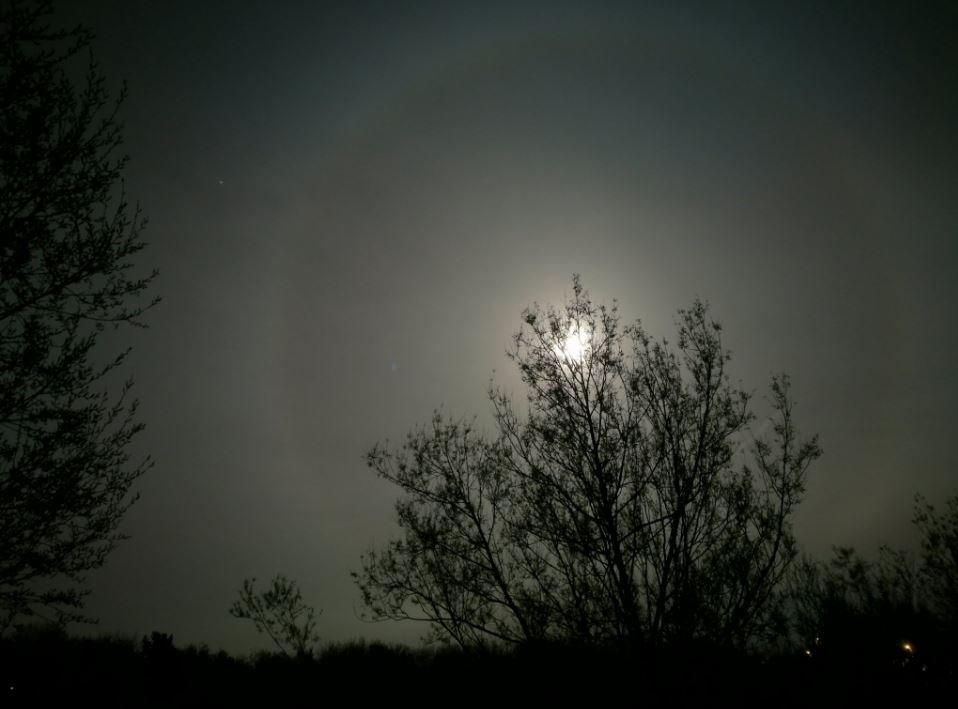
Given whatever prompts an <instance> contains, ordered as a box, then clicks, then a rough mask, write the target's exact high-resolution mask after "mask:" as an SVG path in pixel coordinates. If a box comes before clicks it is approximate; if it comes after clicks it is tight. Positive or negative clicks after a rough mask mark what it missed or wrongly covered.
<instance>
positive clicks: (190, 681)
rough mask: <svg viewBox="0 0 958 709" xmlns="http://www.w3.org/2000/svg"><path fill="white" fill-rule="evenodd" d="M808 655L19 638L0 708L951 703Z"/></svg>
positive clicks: (920, 683) (0, 657)
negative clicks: (301, 653) (309, 651)
mask: <svg viewBox="0 0 958 709" xmlns="http://www.w3.org/2000/svg"><path fill="white" fill-rule="evenodd" d="M862 657H863V656H859V657H858V658H856V657H853V656H851V655H849V654H847V653H846V654H844V655H842V656H839V657H829V656H828V654H827V653H825V652H824V651H822V650H816V651H815V653H814V654H813V656H811V657H808V656H806V655H804V654H802V653H798V654H790V655H783V656H778V657H770V658H760V657H752V656H744V655H738V654H735V653H733V652H730V651H728V650H719V649H711V648H708V647H695V648H685V649H683V650H682V651H681V652H679V651H676V650H673V651H671V652H658V653H649V652H617V651H613V650H595V649H590V650H586V649H581V648H572V647H556V646H549V647H539V648H523V649H520V650H517V651H514V652H503V651H492V652H486V653H465V652H462V651H459V650H451V649H449V650H442V649H438V650H412V649H410V648H407V647H402V646H386V645H382V644H378V643H365V642H361V641H360V642H354V643H345V644H339V645H332V646H328V647H326V648H324V649H323V650H322V651H321V652H319V653H317V655H316V656H315V657H303V658H287V657H284V656H280V655H276V654H267V653H264V654H260V655H257V656H253V657H250V658H236V657H233V656H230V655H228V654H227V653H225V652H212V651H210V650H209V649H207V648H205V647H199V648H197V647H193V646H191V647H187V648H178V647H176V646H175V644H174V641H173V639H172V638H171V637H170V636H169V635H163V634H160V633H154V634H153V635H152V636H151V637H147V638H142V639H140V640H136V639H133V638H129V637H109V636H107V637H100V638H83V637H73V636H69V635H66V634H64V633H62V632H58V631H50V630H36V629H34V630H31V631H29V632H21V633H19V634H18V635H17V636H15V637H13V638H7V639H3V640H2V641H0V668H2V669H0V673H2V676H0V678H2V680H3V688H4V693H3V698H2V702H0V704H3V705H4V706H12V707H34V706H47V705H49V706H54V705H59V706H65V705H66V706H69V705H75V704H77V703H82V704H84V705H93V706H144V707H173V706H176V707H181V706H246V705H251V706H252V705H261V706H262V705H266V706H270V705H273V706H275V705H276V704H277V703H278V702H283V703H295V705H296V706H301V707H302V706H329V705H331V706H344V704H357V705H360V706H365V705H370V704H373V703H379V702H401V703H403V704H405V703H407V702H410V703H414V704H415V705H418V706H440V705H442V706H450V705H452V706H462V705H467V706H470V705H489V704H490V703H491V704H492V705H495V706H501V705H507V706H508V705H516V706H519V705H531V706H546V705H548V704H552V703H562V704H568V703H569V702H570V701H572V702H574V703H585V704H587V705H592V706H595V705H598V704H602V703H608V702H614V703H615V705H616V706H634V707H640V706H654V705H657V704H658V705H661V704H667V705H672V706H716V705H718V706H721V705H736V706H765V707H780V706H785V707H808V706H823V705H824V706H868V705H874V706H894V705H896V704H897V705H899V706H920V705H922V704H925V705H941V704H940V703H941V702H944V701H945V700H946V699H947V698H948V697H950V696H952V695H953V694H954V689H955V681H954V671H953V669H951V668H950V667H946V666H944V665H943V664H941V663H938V664H936V663H935V662H934V661H931V659H930V658H925V657H922V656H921V655H920V654H918V653H913V654H911V655H909V654H907V653H905V652H902V653H900V654H899V655H898V656H893V655H892V656H886V657H884V658H879V657H876V656H874V655H872V656H870V657H868V658H867V661H863V659H862Z"/></svg>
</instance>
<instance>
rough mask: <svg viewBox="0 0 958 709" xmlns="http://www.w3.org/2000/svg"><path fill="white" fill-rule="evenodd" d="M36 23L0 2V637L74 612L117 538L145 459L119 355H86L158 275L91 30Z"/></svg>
mask: <svg viewBox="0 0 958 709" xmlns="http://www.w3.org/2000/svg"><path fill="white" fill-rule="evenodd" d="M49 14H50V6H49V3H29V2H25V3H21V2H3V4H2V5H0V539H2V540H3V544H2V546H0V629H2V628H3V627H5V626H6V625H8V624H9V623H10V622H12V620H13V619H14V618H15V617H16V616H18V615H20V614H24V613H28V614H29V613H34V612H53V613H54V615H60V616H61V617H69V616H70V615H71V614H73V613H75V611H76V610H77V609H79V608H80V607H81V605H82V597H83V592H82V584H81V583H80V582H81V581H82V578H83V574H84V572H86V571H89V570H90V569H94V568H96V567H98V566H99V565H101V564H102V563H103V560H104V559H105V557H106V554H107V553H108V552H109V551H110V549H111V548H112V547H113V545H114V543H115V542H116V541H117V539H119V535H118V534H117V525H118V524H119V521H120V519H121V518H122V515H123V513H124V511H125V510H126V509H127V507H128V506H129V504H131V502H132V497H131V496H130V495H129V491H130V488H131V485H132V484H133V482H134V480H136V478H137V477H138V476H139V475H140V474H141V473H143V472H144V471H145V470H146V468H147V467H148V466H149V461H148V460H140V461H138V462H132V461H130V460H129V453H128V444H129V443H130V441H131V439H132V438H133V436H134V435H135V434H136V433H137V432H138V431H139V430H140V429H141V427H142V426H141V424H139V423H138V422H137V421H136V420H135V410H136V403H135V401H132V400H131V398H130V396H129V388H130V382H129V381H127V383H126V385H124V386H121V387H119V391H118V392H117V391H115V392H114V394H113V395H111V394H110V391H109V386H108V380H112V379H113V376H112V375H111V376H109V377H108V375H110V373H111V372H113V371H114V370H116V369H117V367H119V366H120V365H121V364H122V363H123V361H124V359H125V358H126V356H127V354H128V352H129V350H122V351H119V352H107V351H104V349H103V348H102V347H99V348H98V347H97V343H98V341H100V340H101V334H102V333H103V331H104V328H105V327H106V326H115V327H119V326H120V325H125V324H142V322H141V320H140V316H141V315H142V314H143V312H144V310H145V309H146V308H148V307H149V306H150V305H151V304H152V302H155V300H154V301H147V302H144V300H143V297H144V295H145V291H146V290H147V288H148V286H149V283H150V281H151V279H152V278H153V276H154V275H155V273H153V274H151V273H149V272H147V273H145V274H139V275H138V274H137V272H136V267H135V265H134V257H135V256H136V255H137V253H138V252H139V251H140V250H141V249H142V248H143V246H144V243H143V242H142V241H141V239H140V232H141V230H142V228H143V226H144V219H143V217H142V215H141V213H140V210H139V208H138V207H136V206H131V205H130V203H129V202H128V201H127V199H126V197H125V194H124V192H123V189H122V183H121V181H120V178H121V173H122V170H123V168H124V165H125V162H126V157H125V156H123V155H121V154H119V149H120V145H121V139H122V136H121V126H120V124H119V123H118V121H117V111H118V109H119V106H120V103H121V102H122V99H123V92H122V91H121V92H120V93H119V95H118V96H116V97H113V96H112V95H111V92H110V91H109V90H108V88H107V85H106V81H105V79H104V78H103V77H102V76H101V75H100V73H99V70H98V68H97V65H96V63H95V62H94V61H93V59H92V55H91V53H90V43H91V34H90V33H89V32H88V31H87V30H85V29H83V28H77V29H73V30H66V31H64V30H58V29H54V28H51V26H50V25H49V22H48V17H49ZM43 609H46V610H45V611H43Z"/></svg>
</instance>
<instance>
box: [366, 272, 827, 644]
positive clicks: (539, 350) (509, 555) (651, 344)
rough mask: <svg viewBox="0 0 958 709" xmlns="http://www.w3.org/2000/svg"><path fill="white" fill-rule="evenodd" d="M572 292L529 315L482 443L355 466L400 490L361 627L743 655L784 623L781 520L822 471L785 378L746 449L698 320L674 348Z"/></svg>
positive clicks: (737, 402) (437, 439) (688, 324)
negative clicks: (516, 383) (517, 382)
mask: <svg viewBox="0 0 958 709" xmlns="http://www.w3.org/2000/svg"><path fill="white" fill-rule="evenodd" d="M573 289H574V295H573V297H572V299H571V300H570V301H569V302H568V303H567V304H566V305H565V307H564V308H563V309H561V310H556V309H554V308H548V309H545V310H543V309H542V308H540V307H538V306H534V307H533V308H531V309H529V310H527V311H526V312H525V313H524V314H523V326H522V328H521V329H520V331H519V332H518V333H517V335H516V336H515V339H514V346H513V348H512V350H511V352H510V355H509V356H510V358H511V359H512V360H513V361H514V362H515V363H516V364H517V365H518V367H519V371H520V374H521V377H522V380H523V382H524V383H525V385H526V386H527V389H528V393H527V400H526V402H525V405H524V406H523V407H522V409H521V410H520V408H519V407H517V406H516V405H514V404H513V402H512V400H511V398H510V397H509V396H508V395H507V394H505V393H504V392H502V391H501V390H499V389H496V388H493V389H492V390H491V391H490V399H491V402H492V406H493V412H494V418H495V423H496V433H495V436H494V437H492V438H487V437H484V436H482V435H480V434H479V433H478V432H476V431H475V429H474V428H473V425H472V424H470V423H468V422H463V421H457V420H450V419H447V418H444V417H442V416H440V415H438V414H437V415H436V416H435V417H434V419H433V421H432V424H431V426H429V427H428V428H423V429H419V430H416V431H414V432H413V433H411V434H410V435H409V436H408V437H407V439H406V441H405V444H404V445H403V446H402V447H401V448H400V449H398V450H394V449H390V448H388V447H387V446H382V445H378V446H376V447H375V448H373V450H372V451H370V453H369V454H368V457H367V461H368V464H369V465H370V466H371V467H372V468H373V469H374V470H375V471H376V472H377V473H378V474H379V475H380V476H382V477H383V478H384V479H386V480H388V481H390V482H392V483H394V484H396V485H398V486H399V487H400V488H401V490H402V492H403V496H402V498H401V499H400V500H399V502H398V503H397V508H396V509H397V514H398V522H399V526H400V528H401V530H402V535H401V537H400V538H399V539H396V540H394V541H392V542H390V543H389V544H388V545H387V546H386V547H385V548H383V549H381V550H378V551H377V550H373V551H370V552H368V553H367V554H366V555H364V557H363V560H362V568H361V570H360V571H359V572H357V573H355V574H354V577H355V579H356V581H357V583H358V585H359V588H360V591H361V593H362V597H363V601H364V603H365V606H366V608H367V610H368V613H369V615H370V616H371V617H372V618H376V619H383V618H391V619H418V620H424V621H428V622H429V623H430V624H431V626H432V629H433V632H434V636H435V637H436V638H439V639H447V640H449V639H451V640H454V641H455V642H458V643H459V644H461V645H463V646H475V645H483V644H485V643H489V642H493V643H496V642H505V643H520V642H530V641H542V640H565V641H575V642H582V643H587V644H606V643H610V642H611V643H626V644H636V643H643V644H651V645H657V644H661V643H669V642H671V643H676V642H689V641H709V642H714V643H720V644H724V645H734V646H738V647H743V646H745V645H747V644H748V643H749V642H751V641H753V640H755V639H757V638H760V637H762V636H763V635H764V634H765V633H767V632H770V631H771V630H772V629H773V628H776V627H778V624H779V623H780V622H782V618H781V617H780V613H779V612H778V611H779V608H780V605H779V603H778V600H779V594H780V593H781V589H780V586H781V581H782V579H783V577H784V574H785V572H786V570H787V568H788V567H789V564H790V563H791V562H792V560H793V558H794V556H795V554H796V551H795V543H794V540H793V537H792V535H791V532H790V524H789V520H790V517H791V515H792V512H793V511H794V509H795V506H796V505H797V504H798V503H799V501H800V498H801V493H802V491H803V484H804V479H805V475H806V472H807V469H808V467H809V465H810V464H811V462H812V461H813V460H814V459H815V458H817V457H818V456H819V455H820V450H819V448H818V445H817V443H816V441H815V439H814V438H813V439H811V440H807V441H804V442H803V441H801V440H799V436H798V434H797V433H796V430H795V425H794V420H793V402H792V400H791V398H790V394H789V380H788V378H787V377H786V376H779V377H775V378H773V380H772V384H771V396H770V404H771V409H772V412H773V413H772V419H771V423H772V425H771V432H772V438H771V440H766V439H764V438H762V437H758V438H755V437H753V436H752V434H751V433H750V424H751V423H752V422H753V421H754V419H755V416H754V415H753V413H752V412H751V409H750V395H749V394H748V393H747V392H745V391H742V390H740V389H737V388H735V387H733V386H732V385H731V384H730V383H729V380H728V376H727V374H726V371H725V366H726V363H727V361H728V359H729V354H728V352H727V351H726V350H725V349H723V347H722V343H721V328H720V327H719V325H718V324H717V323H715V322H712V321H711V320H710V319H709V317H708V313H707V308H706V306H705V305H704V304H703V303H701V302H698V301H696V302H695V303H694V304H693V306H692V307H691V308H689V309H688V310H682V311H679V316H678V321H677V326H678V341H677V345H676V346H673V345H671V344H669V343H668V342H667V341H665V340H663V341H660V342H657V341H653V340H652V338H651V337H650V336H649V335H648V334H646V332H645V331H644V330H643V329H642V327H641V326H640V325H639V324H635V325H632V326H629V327H626V328H624V329H623V328H622V327H620V323H619V315H618V312H617V308H616V306H615V305H614V304H613V306H612V307H611V308H608V307H606V306H604V305H595V304H594V303H593V302H592V301H591V299H590V298H589V296H588V294H587V293H586V292H585V291H584V290H583V289H582V286H581V283H580V281H579V279H578V277H575V278H574V282H573Z"/></svg>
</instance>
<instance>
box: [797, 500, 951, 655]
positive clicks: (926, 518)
mask: <svg viewBox="0 0 958 709" xmlns="http://www.w3.org/2000/svg"><path fill="white" fill-rule="evenodd" d="M912 520H913V523H914V524H915V526H916V528H917V530H918V532H919V534H920V543H921V549H920V553H919V554H918V555H915V554H912V553H909V552H908V551H905V550H901V549H892V548H890V547H887V546H882V547H880V548H879V550H878V554H877V556H876V557H875V558H874V559H873V560H871V559H867V558H865V557H863V556H862V555H861V554H859V553H858V552H857V551H855V549H853V548H851V547H836V548H835V549H834V550H833V554H832V558H831V559H829V560H828V561H827V562H821V561H816V560H814V559H811V558H807V557H806V558H803V559H802V561H801V563H799V564H796V565H795V567H794V569H793V571H792V573H791V579H790V582H789V586H790V590H789V594H790V597H791V598H790V600H791V604H790V605H791V615H792V623H793V629H794V630H795V632H796V633H797V635H798V637H797V640H799V641H800V642H801V643H802V646H803V648H804V651H805V652H806V653H807V654H809V655H810V656H812V657H816V656H818V657H821V658H827V659H829V660H832V661H838V662H844V663H849V662H854V663H858V664H862V663H868V662H870V663H872V664H875V665H877V664H878V663H880V662H882V661H885V663H886V664H887V661H888V660H889V659H892V660H900V661H906V660H916V659H918V660H920V661H921V662H920V664H922V665H926V666H927V665H929V664H931V665H937V666H936V667H935V669H936V672H939V673H940V672H942V666H947V667H949V668H951V669H950V670H949V671H952V672H953V668H954V665H955V660H956V656H958V652H956V650H958V647H956V643H955V640H954V638H955V630H956V628H958V617H956V605H958V600H956V599H958V496H955V497H952V498H951V499H949V500H948V501H947V502H946V504H945V509H944V510H940V511H939V510H936V509H935V507H933V506H932V505H930V504H929V503H928V502H927V500H925V499H924V498H923V497H921V496H920V495H918V496H916V497H915V505H914V516H913V518H912Z"/></svg>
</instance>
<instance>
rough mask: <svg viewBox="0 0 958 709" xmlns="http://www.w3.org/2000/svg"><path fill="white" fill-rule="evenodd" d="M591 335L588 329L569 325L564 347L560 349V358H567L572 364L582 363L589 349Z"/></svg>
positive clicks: (573, 324)
mask: <svg viewBox="0 0 958 709" xmlns="http://www.w3.org/2000/svg"><path fill="white" fill-rule="evenodd" d="M589 340H590V333H589V331H588V329H587V328H584V327H577V326H576V324H575V323H572V324H571V325H569V332H568V334H566V336H565V340H564V341H563V343H562V346H561V347H560V348H558V354H559V356H560V357H566V358H568V359H569V360H570V361H572V362H581V361H582V358H583V357H584V356H585V353H586V351H587V350H588V349H589Z"/></svg>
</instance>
